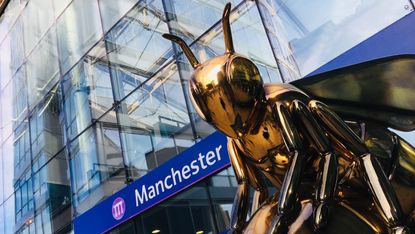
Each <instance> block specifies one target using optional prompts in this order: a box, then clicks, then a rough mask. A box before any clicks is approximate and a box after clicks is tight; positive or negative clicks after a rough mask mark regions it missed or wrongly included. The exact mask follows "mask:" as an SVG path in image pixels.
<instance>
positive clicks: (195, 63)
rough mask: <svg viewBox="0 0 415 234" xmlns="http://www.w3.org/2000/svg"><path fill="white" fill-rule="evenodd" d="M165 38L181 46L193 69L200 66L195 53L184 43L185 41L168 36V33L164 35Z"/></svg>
mask: <svg viewBox="0 0 415 234" xmlns="http://www.w3.org/2000/svg"><path fill="white" fill-rule="evenodd" d="M163 37H164V38H166V39H167V40H170V41H173V42H176V43H177V44H179V46H180V47H181V48H182V50H183V53H184V54H185V55H186V57H187V59H189V62H190V65H192V67H193V68H196V67H197V66H198V65H199V64H200V63H199V61H197V59H196V57H195V55H194V54H193V52H192V51H191V50H190V48H189V46H188V45H187V44H186V42H184V41H183V39H181V38H180V37H178V36H175V35H172V34H167V33H165V34H163Z"/></svg>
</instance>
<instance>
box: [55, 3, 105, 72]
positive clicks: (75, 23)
mask: <svg viewBox="0 0 415 234" xmlns="http://www.w3.org/2000/svg"><path fill="white" fill-rule="evenodd" d="M86 22H87V23H86ZM57 32H58V42H59V43H58V44H59V62H60V65H61V69H62V73H66V72H67V71H68V70H69V68H70V67H72V66H73V65H74V64H75V63H76V62H77V61H78V60H79V59H80V58H81V57H82V56H83V55H84V53H85V52H86V51H88V50H89V49H90V48H91V47H92V45H94V44H95V43H96V42H97V41H98V40H99V39H100V38H101V37H102V28H101V22H100V16H99V9H98V3H97V0H89V1H84V0H74V1H72V3H71V5H70V6H69V7H68V8H67V9H66V10H65V11H64V13H63V14H62V15H61V16H60V17H59V18H58V21H57Z"/></svg>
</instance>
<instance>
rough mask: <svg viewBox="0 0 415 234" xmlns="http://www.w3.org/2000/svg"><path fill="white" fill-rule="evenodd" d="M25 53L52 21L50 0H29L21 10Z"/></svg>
mask: <svg viewBox="0 0 415 234" xmlns="http://www.w3.org/2000/svg"><path fill="white" fill-rule="evenodd" d="M23 19H24V26H25V27H24V42H25V50H26V54H29V52H30V51H31V50H32V49H33V47H34V46H35V45H36V44H37V43H38V41H39V40H40V38H41V37H42V36H43V35H44V34H45V32H46V30H47V29H48V28H49V27H50V26H51V25H52V23H53V22H54V14H53V7H52V1H51V0H30V1H29V2H28V3H27V6H26V7H25V9H24V11H23Z"/></svg>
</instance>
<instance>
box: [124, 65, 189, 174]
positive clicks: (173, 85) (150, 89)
mask: <svg viewBox="0 0 415 234" xmlns="http://www.w3.org/2000/svg"><path fill="white" fill-rule="evenodd" d="M119 119H120V124H121V128H122V140H123V146H124V155H125V157H126V160H127V163H128V165H129V166H130V167H131V170H132V171H133V176H134V177H140V176H142V175H143V174H144V173H145V171H146V170H147V169H153V168H155V167H157V166H159V165H161V164H162V163H164V162H165V161H167V160H169V159H170V158H172V157H173V156H175V155H176V154H178V153H179V152H181V151H182V150H184V149H186V148H188V147H189V146H191V145H193V144H194V143H193V140H192V139H193V134H192V129H191V125H190V121H189V116H188V113H187V109H186V104H185V100H184V96H183V90H182V86H181V82H180V80H179V76H178V72H177V66H176V65H175V64H170V65H169V66H168V67H166V68H165V69H164V70H162V71H161V72H159V73H158V74H157V75H156V76H155V78H154V79H151V80H150V81H148V82H146V83H144V84H143V85H142V86H141V88H140V89H138V90H137V91H135V92H134V93H132V94H131V95H130V96H128V98H127V99H125V100H124V101H122V102H121V106H120V108H119Z"/></svg>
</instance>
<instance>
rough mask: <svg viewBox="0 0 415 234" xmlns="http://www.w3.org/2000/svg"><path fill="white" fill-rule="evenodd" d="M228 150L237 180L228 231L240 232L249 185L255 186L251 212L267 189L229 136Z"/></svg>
mask: <svg viewBox="0 0 415 234" xmlns="http://www.w3.org/2000/svg"><path fill="white" fill-rule="evenodd" d="M228 152H229V157H230V159H231V163H232V168H233V170H234V172H235V176H236V180H237V182H238V189H237V192H236V196H235V199H234V202H233V206H232V213H231V230H230V232H231V233H242V231H243V229H244V227H245V225H246V219H247V216H248V210H249V187H250V186H252V187H253V188H255V194H254V200H253V202H252V211H253V212H254V211H256V209H257V208H258V207H259V205H260V204H262V203H263V202H264V201H265V200H266V199H267V198H268V190H267V187H266V185H265V183H264V181H263V179H262V177H261V176H260V174H259V172H258V170H257V169H256V168H254V167H253V166H252V165H250V164H249V163H247V162H246V161H245V160H244V157H245V155H244V154H243V153H242V152H241V151H240V150H239V149H238V147H237V145H236V144H235V142H234V140H233V139H230V138H228ZM254 209H255V210H254Z"/></svg>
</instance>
